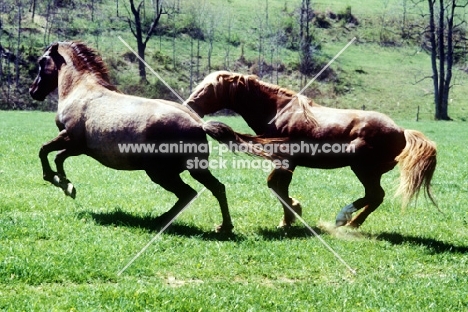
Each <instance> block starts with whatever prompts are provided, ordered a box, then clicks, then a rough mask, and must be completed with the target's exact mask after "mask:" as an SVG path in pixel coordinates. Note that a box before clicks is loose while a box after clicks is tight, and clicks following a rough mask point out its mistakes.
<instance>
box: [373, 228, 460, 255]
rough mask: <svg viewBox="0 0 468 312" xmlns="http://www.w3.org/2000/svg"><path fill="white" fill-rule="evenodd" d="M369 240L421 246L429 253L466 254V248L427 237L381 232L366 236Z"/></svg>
mask: <svg viewBox="0 0 468 312" xmlns="http://www.w3.org/2000/svg"><path fill="white" fill-rule="evenodd" d="M368 237H369V238H373V239H375V240H378V241H386V242H389V243H390V244H392V245H404V244H410V245H413V246H422V247H425V248H426V249H427V251H428V252H429V253H432V254H441V253H453V254H465V253H468V246H457V245H454V244H451V243H447V242H444V241H441V240H437V239H434V238H428V237H419V236H412V235H402V234H400V233H395V232H383V233H380V234H377V235H373V236H371V235H368Z"/></svg>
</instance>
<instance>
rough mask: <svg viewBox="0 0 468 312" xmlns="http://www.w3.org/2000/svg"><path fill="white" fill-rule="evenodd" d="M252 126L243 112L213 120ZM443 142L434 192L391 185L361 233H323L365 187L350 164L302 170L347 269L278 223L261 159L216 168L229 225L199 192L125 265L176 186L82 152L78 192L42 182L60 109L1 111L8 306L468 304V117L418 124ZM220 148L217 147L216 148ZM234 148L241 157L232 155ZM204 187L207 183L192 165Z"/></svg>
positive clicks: (312, 216) (303, 193) (309, 200)
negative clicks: (410, 192) (231, 230)
mask: <svg viewBox="0 0 468 312" xmlns="http://www.w3.org/2000/svg"><path fill="white" fill-rule="evenodd" d="M217 119H220V120H222V121H224V122H226V123H228V124H230V125H231V126H233V127H234V128H236V129H237V130H238V131H244V132H245V131H247V130H248V129H247V128H246V126H245V124H244V123H243V122H242V121H241V120H240V119H238V118H227V117H225V118H217ZM398 123H399V124H401V125H402V126H404V127H406V128H412V129H418V130H421V131H423V132H424V133H426V134H427V135H428V136H429V137H430V138H431V139H433V140H435V141H436V142H437V144H438V149H439V153H438V168H437V171H436V174H435V178H434V183H433V186H434V193H435V195H436V198H437V200H438V202H439V205H440V209H441V210H442V211H443V212H444V214H441V213H439V212H438V211H437V209H436V208H434V207H433V206H431V205H430V204H429V202H428V201H427V200H425V199H424V198H420V199H419V200H418V201H417V202H416V203H415V204H412V205H411V206H410V207H409V208H407V209H406V210H402V209H401V208H400V206H399V203H398V200H396V199H393V198H392V196H391V194H392V189H393V188H394V185H395V180H396V179H397V176H398V171H397V170H396V169H395V170H393V171H392V172H390V173H389V174H387V175H385V176H384V179H383V186H384V188H385V190H386V191H387V194H388V196H387V197H386V200H385V201H384V203H383V204H382V205H381V207H380V208H379V209H378V210H377V211H376V212H374V213H373V214H372V215H371V216H370V217H369V218H368V220H367V222H366V223H365V224H364V225H363V226H362V227H361V229H359V230H357V231H353V230H348V231H339V232H335V231H331V232H328V231H325V230H322V231H321V230H320V229H319V228H318V226H319V225H320V224H328V223H331V222H333V221H334V218H335V215H336V213H337V212H338V210H339V209H340V208H341V207H342V206H344V205H345V204H347V203H349V202H351V201H352V200H354V199H355V198H357V197H358V196H360V195H361V194H362V188H361V186H360V184H359V183H358V182H357V180H356V178H355V177H354V176H353V174H352V173H351V171H350V170H348V169H340V170H312V169H304V168H298V169H297V170H296V172H295V174H294V180H293V183H292V185H291V194H292V195H293V196H295V197H296V198H298V199H299V200H300V201H301V202H302V204H303V207H304V215H303V217H304V219H305V220H306V221H307V222H308V223H309V224H310V225H311V226H312V227H314V228H315V229H317V230H318V231H319V232H320V233H321V237H322V238H323V239H324V240H325V241H326V242H327V243H328V244H329V245H330V246H332V247H333V248H334V249H335V250H336V251H337V252H338V253H339V254H340V256H341V257H343V259H345V261H346V262H347V263H348V264H349V265H351V266H352V267H353V268H355V269H356V270H357V275H353V274H351V273H350V272H349V271H348V270H347V269H346V267H345V266H344V265H343V264H342V263H340V262H339V261H337V259H336V258H335V257H334V256H333V255H332V254H331V253H330V252H329V251H328V250H326V249H325V248H324V246H323V245H322V244H321V243H320V241H319V240H318V239H316V238H314V237H313V236H312V235H310V233H309V232H308V230H307V229H306V228H305V227H304V226H303V225H301V224H298V225H297V226H295V227H293V228H292V229H290V230H288V231H283V230H278V229H277V228H276V225H277V223H278V221H279V219H280V217H281V215H282V211H281V208H280V205H279V204H278V202H277V200H276V199H275V198H273V196H272V195H271V194H270V192H269V191H268V189H267V187H266V184H265V180H266V176H267V173H265V172H263V171H261V170H247V169H244V170H233V169H231V168H229V169H227V170H226V169H225V170H213V172H214V174H215V175H216V176H217V177H218V178H219V179H220V180H221V181H222V182H223V183H225V184H226V186H227V192H228V193H227V195H228V200H229V203H230V210H231V214H232V217H233V220H234V224H235V234H234V235H233V236H225V235H218V234H215V233H214V232H213V228H214V225H215V224H218V223H219V222H220V221H221V215H220V211H219V208H218V205H217V203H216V201H215V199H214V198H213V197H212V195H211V194H209V192H204V193H203V194H202V195H201V196H200V198H198V199H197V200H196V201H195V202H194V203H193V204H192V206H191V207H190V208H189V209H187V210H186V211H184V212H183V214H182V215H181V216H180V217H179V218H178V219H177V220H176V221H175V223H174V225H173V226H171V227H170V228H169V229H168V230H167V231H166V232H165V233H163V234H162V236H161V237H160V239H158V240H157V241H156V242H154V244H152V245H151V246H150V247H149V248H148V249H147V250H146V252H145V253H144V254H143V255H142V256H141V257H139V258H138V259H137V260H136V261H135V262H134V263H133V264H132V265H131V266H130V267H129V268H128V269H127V270H126V271H125V272H124V273H123V274H122V275H120V276H118V275H117V272H118V271H119V270H121V269H122V268H123V267H124V266H125V264H127V263H128V261H130V259H131V258H132V257H133V256H134V255H135V254H136V253H137V252H138V251H140V250H141V248H143V246H144V245H145V244H147V243H148V242H149V241H150V240H151V238H153V237H154V236H155V235H156V233H157V229H155V228H154V226H152V224H151V221H152V219H153V218H154V217H156V216H157V215H159V214H161V213H162V212H164V211H166V210H167V209H168V208H169V207H170V206H171V205H172V204H173V203H174V202H175V197H174V196H173V195H171V194H169V193H167V192H165V191H164V190H162V189H161V188H160V187H159V186H157V185H155V184H153V183H152V182H150V180H149V179H148V178H147V177H146V176H145V175H144V174H143V173H141V172H120V171H115V170H111V169H108V168H105V167H103V166H101V165H100V164H98V163H97V162H96V161H94V160H92V159H90V158H88V157H86V156H80V157H75V158H71V159H69V160H68V161H67V162H66V170H67V173H68V176H69V178H70V180H71V181H72V182H73V183H74V184H75V186H76V187H77V191H78V193H77V198H76V200H72V199H70V198H67V197H65V196H64V195H63V193H62V192H61V191H60V190H59V189H57V188H55V187H54V186H52V185H50V184H48V183H46V182H44V181H43V180H42V177H41V175H42V173H41V168H40V163H39V159H38V157H37V154H38V150H39V148H40V146H41V144H42V143H44V142H46V141H47V140H49V139H51V138H53V137H54V136H55V135H56V133H57V130H56V129H55V126H54V115H53V114H51V113H37V112H0V129H1V137H2V139H1V141H0V310H9V311H65V310H67V311H98V310H99V311H101V310H106V311H129V310H132V311H145V310H152V311H155V310H165V311H200V310H201V311H234V310H236V311H270V310H271V311H306V310H308V311H333V310H350V311H363V310H364V311H409V310H413V311H414V310H415V309H419V310H429V309H431V310H435V311H454V310H465V309H467V308H468V299H467V297H466V291H465V289H466V283H467V282H468V280H467V279H468V278H467V276H468V269H467V268H468V256H467V253H468V245H467V243H466V242H467V241H468V240H467V239H468V231H467V227H468V226H467V223H468V213H467V211H466V207H465V203H466V201H467V199H468V198H467V190H468V183H467V181H468V172H467V169H466V167H465V165H464V162H465V157H466V154H467V152H468V147H467V146H466V140H467V135H466V131H465V128H466V123H464V122H444V123H441V122H431V121H424V122H419V123H417V122H412V121H408V120H400V121H398ZM213 157H217V155H213ZM226 157H229V159H230V160H232V159H234V158H240V157H248V156H244V155H240V154H239V155H234V154H229V155H227V156H226ZM184 179H185V180H186V181H187V182H188V183H190V184H191V185H193V187H194V188H196V189H197V190H201V188H202V186H201V185H200V184H197V183H196V182H194V180H192V179H191V178H190V177H189V175H187V174H184Z"/></svg>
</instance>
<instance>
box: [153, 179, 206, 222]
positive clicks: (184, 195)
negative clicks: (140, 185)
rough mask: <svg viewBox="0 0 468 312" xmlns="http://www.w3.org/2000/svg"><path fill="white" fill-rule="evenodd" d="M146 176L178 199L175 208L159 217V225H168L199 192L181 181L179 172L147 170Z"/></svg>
mask: <svg viewBox="0 0 468 312" xmlns="http://www.w3.org/2000/svg"><path fill="white" fill-rule="evenodd" d="M146 174H147V175H148V176H149V177H150V179H151V181H153V182H154V183H156V184H158V185H160V186H161V187H162V188H164V189H165V190H166V191H168V192H171V193H173V194H174V195H175V196H176V197H177V202H176V203H175V204H174V206H172V208H171V209H169V210H168V211H166V212H165V213H163V214H162V215H160V216H159V217H158V219H157V220H158V223H161V224H164V225H166V224H168V223H169V222H171V221H172V220H173V219H174V218H175V217H177V215H178V214H179V213H180V212H181V211H182V210H183V209H184V208H185V207H186V206H187V205H188V204H189V203H190V201H191V200H192V199H193V198H194V197H195V196H197V192H196V191H195V190H194V189H193V188H192V187H191V186H189V185H188V184H186V183H185V182H184V181H183V180H182V179H181V177H180V175H179V172H173V171H170V172H168V171H148V170H147V171H146Z"/></svg>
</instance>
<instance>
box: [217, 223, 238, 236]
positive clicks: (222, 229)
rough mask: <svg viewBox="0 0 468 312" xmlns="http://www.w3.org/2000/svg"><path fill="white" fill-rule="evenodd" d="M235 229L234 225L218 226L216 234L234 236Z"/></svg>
mask: <svg viewBox="0 0 468 312" xmlns="http://www.w3.org/2000/svg"><path fill="white" fill-rule="evenodd" d="M233 229H234V225H232V224H230V225H223V224H221V225H218V226H217V227H216V229H215V231H216V233H222V234H232V230H233Z"/></svg>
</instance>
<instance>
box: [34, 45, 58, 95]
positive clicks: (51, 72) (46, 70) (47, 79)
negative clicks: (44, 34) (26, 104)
mask: <svg viewBox="0 0 468 312" xmlns="http://www.w3.org/2000/svg"><path fill="white" fill-rule="evenodd" d="M58 48H59V44H58V43H54V44H52V45H50V46H49V47H48V48H47V49H46V52H45V53H44V54H43V55H42V56H41V57H40V58H39V61H38V63H39V73H38V75H37V77H36V79H34V82H33V84H32V85H31V87H30V88H29V94H31V97H32V98H33V99H35V100H38V101H43V100H44V99H45V97H46V96H47V95H48V94H49V93H51V92H52V91H54V90H55V89H57V87H58V72H59V70H60V68H61V67H62V65H63V64H65V59H64V58H63V57H62V56H61V55H60V54H59V52H58Z"/></svg>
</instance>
